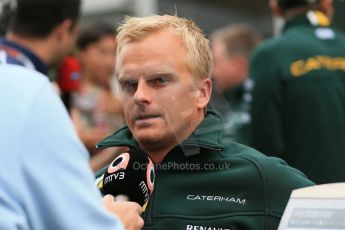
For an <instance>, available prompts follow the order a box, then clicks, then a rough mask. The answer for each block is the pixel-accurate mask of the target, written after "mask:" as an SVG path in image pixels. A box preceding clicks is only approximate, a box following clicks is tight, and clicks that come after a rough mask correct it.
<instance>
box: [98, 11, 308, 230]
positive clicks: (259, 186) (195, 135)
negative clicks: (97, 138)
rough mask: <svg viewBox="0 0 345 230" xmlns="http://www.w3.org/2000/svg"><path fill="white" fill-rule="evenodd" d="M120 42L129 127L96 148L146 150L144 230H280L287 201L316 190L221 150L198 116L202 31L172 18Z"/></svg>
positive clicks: (264, 160) (233, 150) (206, 72)
mask: <svg viewBox="0 0 345 230" xmlns="http://www.w3.org/2000/svg"><path fill="white" fill-rule="evenodd" d="M117 42H118V47H117V62H116V77H117V80H118V82H119V85H120V94H121V98H120V100H121V101H122V103H123V107H124V114H125V118H126V123H127V126H126V127H124V128H122V129H120V130H118V131H117V132H115V133H114V134H113V135H111V136H109V137H107V138H105V139H104V140H103V141H101V142H100V143H99V144H98V147H99V148H106V147H113V146H127V147H128V148H129V149H131V150H143V151H145V152H146V153H147V155H148V156H149V157H150V158H151V160H152V161H153V162H154V164H155V167H156V179H155V188H154V190H153V193H152V195H151V197H150V200H149V201H148V204H147V207H146V211H145V214H144V221H145V226H144V229H188V230H189V229H232V230H236V229H260V230H262V229H277V227H278V224H279V221H280V218H281V216H282V213H283V211H284V208H285V206H286V203H287V201H288V199H289V195H290V192H291V191H292V190H293V189H296V188H301V187H305V186H310V185H313V183H312V182H311V181H309V180H308V179H307V178H306V177H305V176H304V175H303V174H302V173H300V172H299V171H297V170H295V169H293V168H290V167H289V166H288V165H286V164H285V163H284V162H283V161H282V160H280V159H277V158H271V157H266V156H265V155H263V154H261V153H259V152H257V151H255V150H254V149H251V148H249V147H246V146H244V145H241V144H237V143H233V142H224V139H223V131H224V130H223V122H222V120H221V118H220V116H219V115H218V114H217V113H215V112H212V111H205V108H206V106H207V104H208V102H209V99H210V95H211V89H212V83H211V80H210V76H211V72H212V54H211V49H210V46H209V41H208V40H207V39H205V37H204V35H203V34H202V31H201V30H200V29H199V28H198V27H197V26H196V25H195V24H194V23H193V22H192V21H190V20H188V19H185V18H179V17H177V16H171V15H161V16H159V15H154V16H150V17H145V18H135V17H128V18H127V19H126V20H125V21H124V23H123V24H122V25H121V26H120V27H119V33H118V35H117ZM114 163H116V162H114ZM111 168H112V164H111V165H110V166H109V168H108V169H109V170H108V169H107V168H106V169H104V171H106V170H107V171H108V172H109V171H110V169H111ZM99 174H100V178H101V177H102V173H101V172H100V173H99ZM110 176H111V175H110Z"/></svg>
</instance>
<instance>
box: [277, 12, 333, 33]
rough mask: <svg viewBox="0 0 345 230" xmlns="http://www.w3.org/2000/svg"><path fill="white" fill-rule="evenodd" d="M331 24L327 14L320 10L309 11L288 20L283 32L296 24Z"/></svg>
mask: <svg viewBox="0 0 345 230" xmlns="http://www.w3.org/2000/svg"><path fill="white" fill-rule="evenodd" d="M301 25H302V26H329V25H330V22H329V19H328V18H327V17H326V15H325V14H324V13H322V12H320V11H308V12H307V13H306V14H303V15H299V16H295V17H292V18H291V19H289V20H287V21H286V23H285V25H284V29H283V32H286V31H288V30H289V29H291V28H293V27H295V26H301Z"/></svg>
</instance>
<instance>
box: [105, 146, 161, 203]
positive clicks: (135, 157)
mask: <svg viewBox="0 0 345 230" xmlns="http://www.w3.org/2000/svg"><path fill="white" fill-rule="evenodd" d="M154 179H155V171H154V165H153V163H152V161H151V159H150V158H149V157H148V156H147V154H146V153H145V152H143V151H142V150H130V151H129V152H126V153H122V154H121V155H119V156H118V157H116V158H115V160H114V161H113V162H112V163H111V164H110V165H109V166H108V168H107V170H106V172H105V173H104V177H103V188H102V193H103V195H107V194H111V195H113V196H114V197H115V199H116V200H119V199H122V200H129V201H134V202H137V203H138V204H140V205H141V206H143V205H144V204H145V203H146V202H147V201H148V199H149V198H150V195H151V193H152V191H153V185H154ZM124 197H125V198H124ZM123 198H124V199H123Z"/></svg>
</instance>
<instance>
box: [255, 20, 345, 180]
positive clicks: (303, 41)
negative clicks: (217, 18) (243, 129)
mask: <svg viewBox="0 0 345 230" xmlns="http://www.w3.org/2000/svg"><path fill="white" fill-rule="evenodd" d="M344 51H345V36H344V35H343V34H342V33H341V32H339V31H337V30H334V29H332V28H328V27H317V26H312V25H311V24H310V23H309V21H308V19H307V17H306V16H300V17H296V18H293V19H292V20H290V21H288V22H287V24H286V26H285V28H284V33H283V34H282V35H281V36H280V37H277V38H273V39H271V40H268V41H267V42H264V43H263V44H262V45H260V46H259V47H258V48H257V49H256V50H255V51H254V54H253V56H252V59H251V64H250V76H251V78H252V79H253V80H254V82H255V87H254V90H253V104H252V113H251V118H252V129H251V132H252V145H253V147H254V148H256V149H258V150H259V151H261V152H263V153H266V154H268V155H272V156H278V157H281V158H283V159H284V160H285V161H286V162H287V163H288V164H289V165H291V166H292V167H296V168H297V169H299V170H301V171H302V172H303V173H305V174H306V175H307V176H308V178H310V179H311V180H313V181H315V182H317V183H330V182H339V181H345V168H344V164H345V59H344V58H345V52H344Z"/></svg>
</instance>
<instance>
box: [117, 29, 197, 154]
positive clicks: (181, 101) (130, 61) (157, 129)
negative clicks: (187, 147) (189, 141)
mask: <svg viewBox="0 0 345 230" xmlns="http://www.w3.org/2000/svg"><path fill="white" fill-rule="evenodd" d="M186 60H187V59H186V50H185V48H184V45H183V42H182V39H181V37H180V35H177V34H176V33H174V32H172V31H171V30H168V29H166V30H162V31H157V32H154V33H152V34H151V35H149V36H147V37H145V38H144V39H143V40H140V41H136V42H130V43H127V44H125V45H124V46H123V48H122V49H121V51H120V53H119V54H118V56H117V65H116V70H117V72H118V80H119V84H120V89H121V100H122V103H123V107H124V112H125V118H126V122H127V125H128V127H129V128H130V130H131V131H132V133H133V135H134V137H135V139H136V140H137V141H138V142H139V144H140V145H141V146H142V147H147V148H152V149H160V148H165V147H166V146H170V145H172V144H177V143H179V142H181V141H182V140H184V139H186V138H187V137H188V136H189V135H190V134H191V132H192V131H193V129H194V128H195V127H193V122H194V123H195V120H197V114H198V111H200V109H202V108H200V107H201V106H200V103H199V102H198V95H200V94H199V90H198V89H196V88H197V87H196V88H193V78H192V75H191V72H190V70H189V68H188V66H187V64H186V63H187V61H186Z"/></svg>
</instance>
